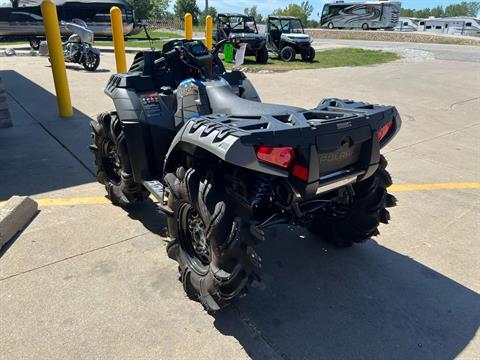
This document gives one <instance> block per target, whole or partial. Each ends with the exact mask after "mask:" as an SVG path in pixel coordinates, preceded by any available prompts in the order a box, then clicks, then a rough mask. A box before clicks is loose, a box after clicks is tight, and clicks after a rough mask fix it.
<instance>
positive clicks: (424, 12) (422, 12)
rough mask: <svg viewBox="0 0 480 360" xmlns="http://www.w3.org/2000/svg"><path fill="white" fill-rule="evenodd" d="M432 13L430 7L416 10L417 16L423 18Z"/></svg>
mask: <svg viewBox="0 0 480 360" xmlns="http://www.w3.org/2000/svg"><path fill="white" fill-rule="evenodd" d="M430 14H431V10H430V8H426V9H422V10H417V11H415V17H418V18H422V19H426V18H428V17H429V16H430Z"/></svg>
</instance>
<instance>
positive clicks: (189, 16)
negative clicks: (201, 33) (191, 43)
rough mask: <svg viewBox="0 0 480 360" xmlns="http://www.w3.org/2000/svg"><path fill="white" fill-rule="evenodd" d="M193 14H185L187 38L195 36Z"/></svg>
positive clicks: (190, 38)
mask: <svg viewBox="0 0 480 360" xmlns="http://www.w3.org/2000/svg"><path fill="white" fill-rule="evenodd" d="M192 28H193V25H192V14H190V13H186V14H185V39H187V40H192V38H193V30H192Z"/></svg>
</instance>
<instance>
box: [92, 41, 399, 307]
mask: <svg viewBox="0 0 480 360" xmlns="http://www.w3.org/2000/svg"><path fill="white" fill-rule="evenodd" d="M221 45H222V44H221V43H219V44H217V46H216V48H215V49H214V50H213V51H212V52H210V51H209V50H208V49H207V48H206V47H205V46H204V44H203V43H202V42H200V41H196V40H174V41H171V42H169V43H167V44H165V45H164V47H163V51H161V52H160V51H144V52H142V53H138V54H137V55H136V57H135V60H134V62H133V64H132V66H131V68H130V70H129V71H128V73H124V74H116V75H112V77H111V78H110V80H109V82H108V84H107V86H106V88H105V93H106V94H107V95H108V96H109V97H110V98H112V100H113V103H114V105H115V108H116V110H115V111H113V112H109V113H103V114H100V115H99V116H98V118H97V120H96V121H92V124H91V125H92V128H93V133H92V136H93V142H94V143H93V145H91V149H92V150H93V152H94V154H95V163H96V168H97V179H98V181H99V182H100V183H102V184H105V187H106V189H107V192H108V196H109V198H110V199H111V201H112V202H113V203H114V204H116V205H120V206H123V207H127V206H130V205H132V204H135V203H138V202H141V201H144V200H146V199H147V197H148V196H149V193H151V194H152V195H153V196H155V197H156V198H157V199H158V201H159V208H160V209H161V211H163V213H165V215H166V217H167V220H168V233H169V237H170V239H171V240H170V243H169V245H168V247H167V251H168V255H169V257H171V258H172V259H174V260H176V261H177V262H178V264H179V271H180V280H181V282H182V283H183V286H184V289H185V292H186V293H187V295H188V296H189V297H190V298H191V299H194V300H197V301H200V302H201V303H202V304H203V305H204V307H205V308H206V309H207V310H208V311H215V310H218V309H220V308H222V307H224V306H226V305H227V304H229V303H230V302H231V301H232V300H233V299H234V298H236V297H237V296H239V295H241V294H243V293H245V291H246V286H247V284H252V285H255V284H259V281H260V277H259V269H260V264H261V259H260V258H259V256H258V255H257V253H256V252H255V245H256V244H258V243H259V242H261V241H263V240H264V239H265V233H264V230H265V229H266V228H267V227H268V226H271V225H275V224H280V223H290V224H297V225H301V226H305V227H307V228H308V229H309V230H310V231H311V232H313V233H315V234H319V235H321V236H322V237H323V238H324V239H325V240H326V241H328V242H330V243H332V244H334V245H336V246H340V247H346V246H351V245H352V244H354V243H359V242H363V241H365V240H367V239H368V238H370V237H372V236H375V235H378V234H379V233H378V230H377V227H378V225H379V223H380V222H382V223H388V221H389V219H390V215H389V212H388V211H387V209H386V208H388V207H391V206H394V205H395V201H396V200H395V198H394V197H393V196H392V195H390V194H388V193H387V188H388V187H389V186H390V185H391V184H392V180H391V178H390V175H389V174H388V172H387V170H386V167H387V161H386V160H385V158H384V157H383V156H381V155H380V151H381V149H382V148H383V147H384V146H385V145H386V144H387V143H388V142H390V141H391V140H392V139H393V137H394V136H395V135H396V134H397V132H398V130H399V129H400V124H401V120H400V116H399V114H398V113H397V110H396V109H395V107H393V106H382V105H370V104H366V103H363V102H353V101H350V100H338V99H325V100H322V101H321V102H320V103H319V105H318V106H317V107H316V108H314V109H310V110H306V109H302V108H298V107H293V106H286V105H274V104H266V103H262V102H261V101H260V98H259V96H258V94H257V92H256V90H255V88H254V87H253V85H252V83H251V82H250V81H249V80H248V79H247V78H246V77H245V75H244V74H243V73H242V72H239V71H232V72H227V71H225V68H224V66H223V64H222V62H221V61H220V59H219V58H218V56H217V52H218V50H219V48H220V47H221Z"/></svg>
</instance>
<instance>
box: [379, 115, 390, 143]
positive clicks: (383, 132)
mask: <svg viewBox="0 0 480 360" xmlns="http://www.w3.org/2000/svg"><path fill="white" fill-rule="evenodd" d="M392 127H393V120H390V121H389V122H387V123H386V124H385V125H384V126H383V127H382V128H381V129H380V130H378V135H377V137H378V141H382V139H383V138H384V137H385V136H386V135H387V134H388V132H389V131H390V130H391V129H392Z"/></svg>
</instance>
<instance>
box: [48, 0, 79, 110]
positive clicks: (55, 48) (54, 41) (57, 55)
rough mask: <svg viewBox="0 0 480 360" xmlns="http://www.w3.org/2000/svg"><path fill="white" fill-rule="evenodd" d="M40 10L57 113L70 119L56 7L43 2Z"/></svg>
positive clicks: (69, 102) (67, 89)
mask: <svg viewBox="0 0 480 360" xmlns="http://www.w3.org/2000/svg"><path fill="white" fill-rule="evenodd" d="M41 8H42V16H43V26H44V28H45V35H46V37H47V45H48V53H49V56H50V62H51V63H52V74H53V82H54V83H55V92H56V93H57V104H58V112H59V114H60V116H61V117H71V116H73V109H72V102H71V100H70V89H69V88H68V80H67V70H66V69H65V59H64V58H63V47H62V39H61V37H60V27H59V26H58V16H57V7H56V5H55V3H54V2H53V1H52V0H43V1H42V5H41Z"/></svg>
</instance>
